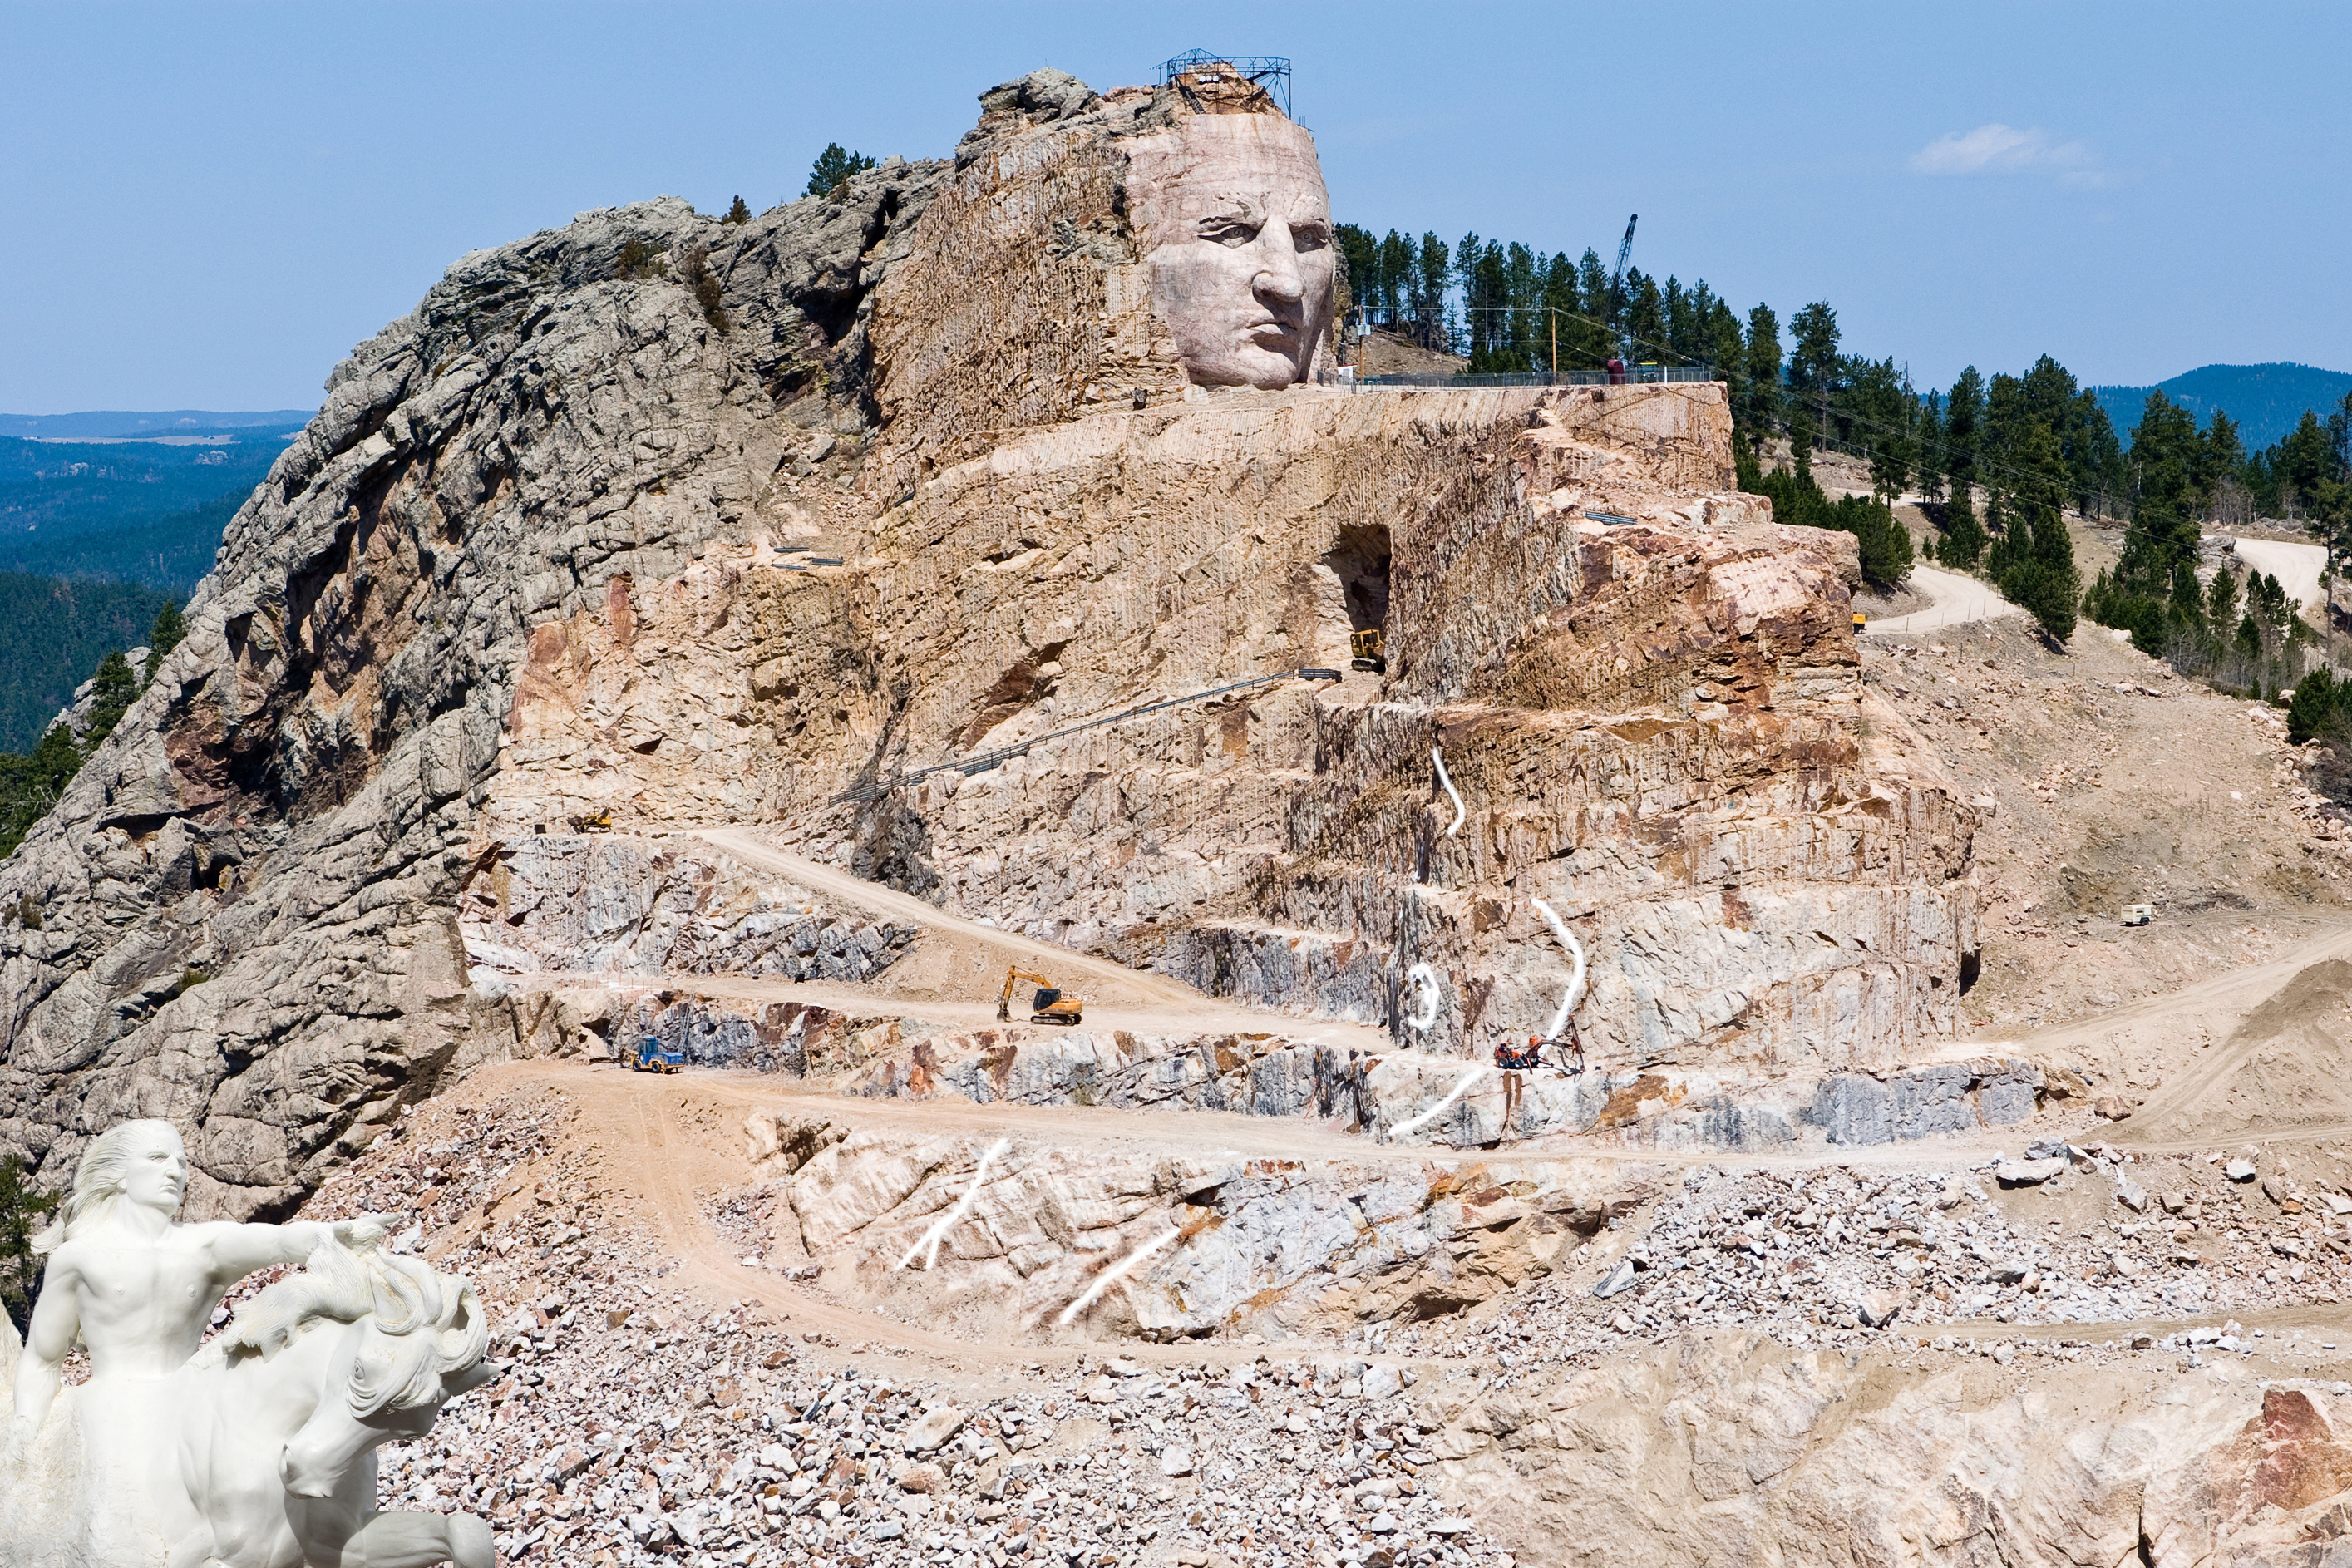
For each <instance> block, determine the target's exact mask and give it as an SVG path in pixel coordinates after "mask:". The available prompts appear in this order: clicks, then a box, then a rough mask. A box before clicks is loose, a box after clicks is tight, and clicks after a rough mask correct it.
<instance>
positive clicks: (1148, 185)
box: [1128, 114, 1332, 390]
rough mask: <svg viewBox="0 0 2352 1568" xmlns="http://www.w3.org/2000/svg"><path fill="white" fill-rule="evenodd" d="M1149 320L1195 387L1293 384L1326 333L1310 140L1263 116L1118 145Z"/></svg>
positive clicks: (1309, 368)
mask: <svg viewBox="0 0 2352 1568" xmlns="http://www.w3.org/2000/svg"><path fill="white" fill-rule="evenodd" d="M1128 190H1129V203H1130V205H1131V207H1132V209H1133V211H1134V212H1135V214H1136V216H1137V218H1138V220H1139V226H1140V228H1141V230H1142V233H1143V236H1144V242H1145V244H1146V246H1147V247H1148V248H1149V254H1150V265H1151V305H1152V310H1154V311H1155V312H1156V313H1157V314H1158V315H1159V316H1160V319H1161V320H1162V321H1166V322H1167V323H1168V326H1169V329H1170V331H1171V332H1172V333H1173V334H1174V335H1175V339H1176V351H1177V353H1178V355H1179V356H1180V357H1181V359H1182V360H1183V363H1184V371H1185V374H1186V375H1187V376H1189V377H1190V378H1191V379H1192V381H1193V382H1194V383H1195V384H1199V385H1202V386H1252V387H1259V388H1264V389H1267V390H1271V389H1273V388H1276V387H1283V386H1288V385H1290V384H1293V383H1294V382H1297V381H1300V380H1303V379H1305V378H1306V377H1307V376H1308V375H1309V374H1312V373H1313V371H1314V367H1315V356H1316V353H1317V352H1318V349H1319V348H1320V347H1321V345H1322V342H1323V339H1324V336H1325V334H1326V333H1327V332H1328V331H1330V328H1331V285H1332V259H1331V204H1330V198H1329V197H1328V195H1326V194H1325V193H1324V189H1323V171H1322V168H1321V166H1320V165H1319V164H1318V163H1317V162H1316V159H1315V139H1314V138H1313V137H1311V136H1309V135H1308V134H1307V132H1306V131H1305V129H1303V128H1302V127H1300V126H1298V125H1296V124H1294V123H1292V122H1291V121H1288V120H1285V119H1283V118H1282V117H1281V116H1279V115H1273V114H1217V115H1196V116H1189V117H1187V118H1185V119H1184V120H1183V121H1181V123H1180V124H1179V126H1178V127H1177V128H1176V129H1175V130H1172V131H1167V132H1160V133H1157V134H1155V135H1151V136H1146V137H1141V138H1139V139H1137V140H1136V141H1135V142H1131V143H1129V184H1128Z"/></svg>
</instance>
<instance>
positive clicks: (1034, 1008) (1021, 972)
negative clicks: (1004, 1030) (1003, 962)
mask: <svg viewBox="0 0 2352 1568" xmlns="http://www.w3.org/2000/svg"><path fill="white" fill-rule="evenodd" d="M1024 980H1034V981H1035V982H1036V983H1037V994H1036V995H1035V996H1034V997H1032V998H1031V999H1030V1005H1029V1021H1030V1022H1031V1023H1033V1024H1075V1023H1076V1022H1078V1020H1079V1019H1080V1018H1081V1017H1083V1016H1085V1014H1086V1009H1087V1004H1086V999H1085V998H1084V997H1082V996H1072V995H1070V994H1067V993H1066V992H1062V991H1057V990H1055V988H1054V983H1053V982H1052V981H1050V980H1048V979H1046V978H1045V976H1044V975H1042V974H1032V973H1029V972H1028V971H1027V970H1025V969H1021V968H1017V967H1015V968H1008V969H1007V970H1005V972H1004V989H1003V992H1002V993H1000V994H998V996H997V998H996V1021H997V1022H998V1023H1000V1024H1009V1023H1011V1022H1012V1021H1013V986H1014V985H1015V984H1017V983H1019V982H1021V981H1024Z"/></svg>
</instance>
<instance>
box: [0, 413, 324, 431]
mask: <svg viewBox="0 0 2352 1568" xmlns="http://www.w3.org/2000/svg"><path fill="white" fill-rule="evenodd" d="M309 423H310V410H309V409H307V408H265V409H260V410H257V411H250V410H248V411H239V412H234V413H226V412H223V411H222V410H220V409H216V408H165V409H148V410H145V411H143V412H142V411H141V410H138V409H123V408H99V409H92V410H91V411H89V413H86V414H0V436H15V437H19V438H23V437H33V436H50V437H59V436H70V437H84V438H88V437H131V438H146V437H156V436H209V435H212V434H213V433H215V432H216V431H221V430H235V431H246V430H250V429H268V430H289V429H299V428H301V427H302V426H305V425H307V424H309Z"/></svg>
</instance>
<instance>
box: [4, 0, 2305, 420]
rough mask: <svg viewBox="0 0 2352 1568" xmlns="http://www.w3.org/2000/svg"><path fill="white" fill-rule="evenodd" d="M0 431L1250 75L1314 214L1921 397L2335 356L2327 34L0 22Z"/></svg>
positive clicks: (641, 14)
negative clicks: (1835, 327)
mask: <svg viewBox="0 0 2352 1568" xmlns="http://www.w3.org/2000/svg"><path fill="white" fill-rule="evenodd" d="M0 29H5V30H4V31H0V37H5V39H6V43H7V47H6V50H5V64H0V71H5V80H6V89H5V92H0V211H5V212H6V213H7V214H8V215H9V217H10V222H9V225H8V231H9V243H8V244H6V245H5V246H0V409H5V410H8V411H10V412H15V413H43V412H58V411H64V410H70V409H79V408H92V407H116V408H164V407H179V406H192V407H211V408H259V407H278V406H303V405H310V404H312V403H315V402H316V400H317V398H318V395H319V386H320V382H321V381H322V380H323V379H324V377H325V375H326V374H327V372H328V371H329V370H330V369H331V367H332V365H333V364H334V363H335V361H336V360H337V359H338V358H340V357H341V355H342V354H343V353H345V352H347V351H348V350H349V349H350V347H351V346H352V344H354V343H356V342H361V341H362V340H363V339H365V338H367V337H368V336H370V335H371V334H372V333H373V331H375V330H376V329H377V328H378V327H379V326H381V325H382V324H383V322H384V321H388V320H391V319H393V318H394V317H397V316H400V315H402V314H404V313H405V312H406V311H407V310H409V308H410V307H411V306H412V305H413V304H414V303H415V300H416V299H417V297H418V296H419V295H420V294H421V293H423V291H424V290H425V288H427V287H428V286H429V285H430V284H431V283H432V282H433V280H434V279H436V278H437V277H438V276H439V275H440V274H441V272H442V270H443V269H444V268H446V267H447V265H448V264H449V263H450V262H451V261H452V260H454V259H456V258H457V257H458V256H460V255H462V254H464V253H465V252H466V251H467V250H471V249H475V248H478V247H484V246H489V245H496V244H499V243H501V242H503V241H506V240H509V239H512V238H516V237H520V236H522V235H525V234H528V233H530V232H531V231H532V230H534V229H538V228H541V227H545V226H551V225H556V224H561V223H562V222H564V221H565V220H567V219H568V218H569V217H570V216H572V214H573V213H575V212H578V211H581V210H583V209H585V208H589V207H595V206H604V205H613V204H616V203H622V202H629V201H635V200H641V199H644V198H646V197H650V196H653V195H660V194H665V193H667V194H670V195H681V196H685V197H687V198H688V199H689V200H691V201H693V202H694V203H695V204H696V205H698V206H699V207H701V208H703V209H704V210H705V211H713V212H715V211H720V210H723V209H724V208H725V206H726V205H727V203H728V201H729V200H730V198H731V197H732V196H734V195H736V194H737V193H739V192H740V193H741V194H742V195H744V197H745V198H746V199H747V200H749V201H750V202H751V204H752V205H754V206H755V207H764V206H767V205H772V204H773V203H775V202H777V201H780V200H782V199H785V198H788V197H790V196H792V195H795V194H796V193H797V192H798V191H799V190H800V188H801V187H802V185H803V183H804V181H805V179H806V176H807V169H808V165H809V162H810V160H811V159H812V158H813V157H814V155H815V153H816V152H817V150H818V149H819V148H820V147H822V146H823V145H824V142H827V141H829V140H839V141H841V142H845V143H847V144H849V145H851V146H853V147H856V148H859V149H862V150H864V151H866V152H869V153H877V154H888V153H903V154H906V155H908V156H909V157H919V156H926V155H932V156H937V155H943V154H945V153H948V152H949V151H950V149H951V148H952V147H953V146H954V144H955V142H956V139H957V138H958V137H959V136H961V134H962V132H964V131H965V129H967V128H968V127H969V125H970V124H971V121H972V119H973V117H974V114H975V112H976V106H975V104H974V102H973V99H974V96H975V95H976V94H977V93H978V92H979V91H980V90H981V89H983V88H985V87H987V86H989V85H990V84H992V83H993V82H996V81H999V80H1002V79H1006V78H1009V77H1013V76H1017V75H1019V74H1021V73H1023V72H1024V71H1026V70H1028V69H1030V68H1034V67H1035V66H1038V65H1055V66H1059V67H1061V68H1064V69H1066V70H1069V71H1073V72H1075V73H1076V74H1077V75H1079V76H1081V77H1083V78H1085V79H1087V81H1089V82H1091V83H1093V84H1094V85H1095V86H1097V87H1108V86H1112V85H1116V84H1118V83H1121V82H1134V81H1144V80H1149V79H1150V76H1151V73H1152V70H1153V68H1154V66H1155V64H1156V63H1157V62H1158V61H1159V60H1160V59H1161V58H1165V57H1166V56H1169V55H1171V54H1175V53H1177V52H1179V51H1181V50H1182V49H1185V48H1188V47H1194V46H1199V47H1207V48H1211V49H1217V50H1224V51H1231V52H1234V53H1253V54H1275V55H1288V56H1290V57H1291V58H1292V59H1293V61H1294V71H1295V78H1294V79H1295V105H1294V107H1295V109H1296V110H1297V115H1298V117H1299V118H1300V119H1301V120H1303V121H1306V122H1307V124H1308V125H1310V126H1311V127H1313V129H1314V131H1315V132H1316V136H1317V140H1318V144H1319V146H1320V148H1321V152H1322V158H1323V167H1324V172H1325V175H1326V177H1327V179H1328V183H1329V184H1330V187H1331V195H1332V205H1333V208H1334V211H1335V213H1336V215H1337V216H1339V218H1340V219H1341V220H1342V221H1348V222H1354V223H1359V224H1362V225H1365V226H1369V227H1373V228H1376V229H1384V228H1387V227H1390V226H1397V227H1403V228H1409V229H1412V230H1416V231H1417V230H1421V229H1424V228H1433V229H1435V230H1436V231H1437V232H1438V233H1439V234H1440V235H1442V236H1443V237H1445V238H1446V239H1447V240H1448V241H1449V242H1451V241H1453V240H1454V239H1455V238H1457V237H1459V236H1460V235H1461V234H1462V233H1463V232H1464V231H1465V229H1475V230H1476V231H1477V232H1478V233H1480V234H1481V235H1485V236H1488V237H1501V238H1506V239H1522V240H1525V241H1526V242H1528V244H1530V245H1533V246H1536V247H1541V248H1546V249H1551V248H1558V247H1569V248H1571V249H1576V250H1581V249H1582V248H1583V247H1586V246H1588V245H1590V246H1592V247H1596V248H1598V249H1600V250H1601V251H1602V252H1603V254H1604V255H1605V254H1607V253H1608V252H1609V251H1610V250H1611V249H1612V247H1613V246H1614V244H1615V241H1616V237H1617V235H1618V233H1619V231H1620V230H1621V229H1622V227H1623V226H1624V221H1625V216H1626V215H1627V214H1628V213H1629V212H1634V211H1639V212H1640V213H1641V215H1642V223H1641V229H1640V234H1639V237H1638V238H1637V240H1636V242H1635V247H1634V258H1635V260H1636V262H1637V263H1638V264H1639V265H1641V266H1643V268H1648V269H1652V270H1654V271H1657V272H1659V273H1661V274H1664V273H1667V272H1672V273H1675V274H1677V275H1679V276H1680V277H1681V278H1682V279H1684V280H1685V281H1686V282H1687V281H1689V280H1690V279H1695V278H1698V277H1705V278H1706V279H1707V281H1708V282H1709V283H1710V284H1711V285H1712V286H1713V287H1714V288H1715V289H1717V291H1718V292H1720V293H1722V294H1724V295H1726V296H1727V297H1728V298H1729V299H1731V300H1733V301H1734V302H1735V303H1736V304H1737V305H1738V306H1739V307H1740V308H1741V309H1742V310H1745V309H1746V308H1747V307H1748V305H1750V304H1753V303H1754V302H1756V301H1757V300H1767V301H1769V302H1770V303H1771V304H1772V305H1773V306H1774V308H1775V309H1777V310H1780V312H1781V315H1782V317H1783V319H1784V320H1785V318H1786V317H1787V315H1788V314H1789V313H1790V311H1792V310H1795V309H1796V308H1798V307H1799V306H1801V305H1802V304H1804V303H1805V302H1806V301H1808V300H1816V299H1825V300H1829V301H1830V302H1831V303H1832V304H1833V305H1835V306H1836V307H1837V308H1838V310H1839V314H1840V319H1841V321H1842V322H1843V325H1844V328H1845V332H1846V342H1847V346H1848V348H1849V349H1850V350H1851V351H1853V352H1858V353H1870V354H1873V355H1885V354H1893V355H1895V357H1896V359H1897V360H1898V361H1902V362H1905V363H1908V365H1909V366H1910V367H1911V369H1912V371H1913V373H1914V374H1915V376H1916V378H1917V380H1918V381H1919V383H1920V384H1923V385H1925V384H1948V382H1949V381H1950V380H1951V378H1952V376H1953V375H1954V374H1957V373H1958V370H1959V368H1960V367H1961V365H1963V364H1964V363H1971V362H1973V363H1976V364H1978V365H1979V366H1980V367H1982V368H1984V369H1986V370H1988V371H1990V370H1994V369H2008V370H2018V369H2021V368H2023V367H2024V366H2025V365H2026V364H2027V363H2031V361H2032V358H2033V357H2034V356H2035V355H2036V354H2039V353H2052V354H2054V355H2055V356H2057V358H2059V359H2060V360H2061V361H2062V362H2063V363H2065V364H2066V365H2067V366H2068V367H2069V368H2071V369H2072V370H2074V372H2075V374H2077V375H2078V376H2080V377H2082V378H2083V379H2084V380H2085V381H2096V382H2122V383H2144V382H2152V381H2156V380H2159V379H2162V378H2163V377H2165V376H2168V375H2170V374H2175V373H2177V372H2179V371H2183V370H2187V369H2189V368H2191V367H2193V366H2196V365H2200V364H2204V363H2210V362H2213V361H2224V362H2232V363H2248V362H2255V361H2263V360H2274V359H2293V360H2301V361H2304V362H2305V363H2315V364H2321V365H2326V366H2330V367H2335V368H2340V369H2352V292H2347V289H2345V287H2344V284H2343V279H2344V277H2345V273H2346V267H2345V260H2344V258H2345V254H2346V251H2347V242H2352V210H2348V209H2347V203H2348V202H2352V197H2347V192H2352V179H2347V174H2352V170H2347V161H2348V160H2352V93H2347V91H2346V90H2345V89H2344V88H2343V85H2342V80H2341V75H2340V73H2341V70H2342V66H2343V62H2344V60H2345V59H2346V58H2347V54H2352V6H2345V5H2210V4H2207V5H2092V4H2078V5H2058V4H2037V5H1981V4H1968V5H1955V4H1944V5H1932V6H1930V5H1811V6H1807V5H1754V4H1750V5H1706V4H1697V3H1682V4H1675V5H1664V4H1657V5H1646V4H1633V3H1627V4H1620V5H1601V4H1593V3H1591V0H1586V3H1583V4H1577V5H1567V4H1559V5H1500V4H1488V5H1476V6H1445V7H1439V6H1430V5H1401V6H1395V7H1383V6H1381V5H1370V4H1362V3H1358V4H1351V5H1344V6H1319V5H1297V4H1294V5H1284V6H1272V5H1264V4H1256V5H1181V6H1179V5H1111V4H1105V3H1102V0H1096V3H1093V4H1086V5H985V6H983V5H878V4H871V3H861V4H858V5H838V4H835V5H824V6H821V7H820V6H809V7H801V6H789V5H756V6H754V5H650V4H641V5H580V4H562V5H558V4H528V5H525V4H515V5H498V4H488V3H483V4H466V5H438V4H341V5H202V4H187V3H182V4H174V5H70V6H68V5H48V4H43V5H21V4H13V3H0Z"/></svg>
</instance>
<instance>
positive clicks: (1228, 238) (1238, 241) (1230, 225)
mask: <svg viewBox="0 0 2352 1568" xmlns="http://www.w3.org/2000/svg"><path fill="white" fill-rule="evenodd" d="M1260 227H1261V225H1259V224H1257V223H1255V222H1254V221H1252V220H1251V219H1248V218H1244V217H1213V218H1204V219H1202V223H1201V237H1202V239H1205V240H1207V241H1208V242H1209V243H1210V244H1211V245H1223V246H1230V247H1235V248H1238V247H1242V246H1244V245H1247V244H1249V243H1250V242H1251V241H1252V240H1255V238H1257V231H1258V229H1259V228H1260Z"/></svg>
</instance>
